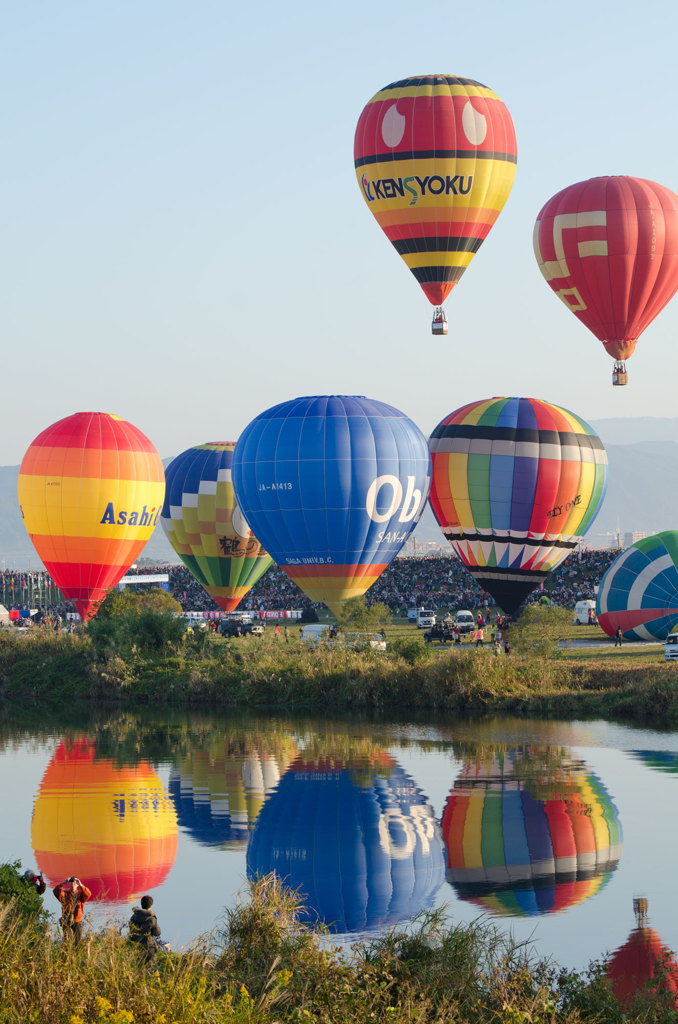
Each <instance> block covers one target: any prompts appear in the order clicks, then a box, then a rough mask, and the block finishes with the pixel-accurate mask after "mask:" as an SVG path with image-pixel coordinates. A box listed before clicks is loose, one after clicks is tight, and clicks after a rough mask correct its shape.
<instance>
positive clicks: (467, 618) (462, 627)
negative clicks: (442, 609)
mask: <svg viewBox="0 0 678 1024" xmlns="http://www.w3.org/2000/svg"><path fill="white" fill-rule="evenodd" d="M475 628H476V620H475V619H474V618H473V612H470V611H468V610H467V609H464V610H463V611H460V612H455V614H454V629H458V630H459V632H460V633H472V632H473V630H474V629H475Z"/></svg>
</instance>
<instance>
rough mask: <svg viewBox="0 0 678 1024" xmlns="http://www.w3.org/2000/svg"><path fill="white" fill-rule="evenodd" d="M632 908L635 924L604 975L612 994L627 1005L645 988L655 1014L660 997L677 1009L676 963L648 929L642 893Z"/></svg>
mask: <svg viewBox="0 0 678 1024" xmlns="http://www.w3.org/2000/svg"><path fill="white" fill-rule="evenodd" d="M633 910H634V913H635V915H636V927H635V928H634V929H633V931H632V932H631V934H630V935H629V937H628V939H627V940H626V942H625V943H624V945H623V946H620V947H619V949H617V950H615V952H614V953H613V954H612V956H611V957H610V960H609V963H608V965H607V977H608V978H609V979H610V981H611V982H612V989H613V991H614V994H615V996H616V997H617V1000H618V1001H619V1002H620V1003H621V1004H622V1006H625V1007H628V1006H629V1005H630V1004H631V1003H632V1002H633V1000H634V998H635V997H636V996H638V995H639V994H640V993H641V992H643V990H644V991H645V992H646V993H647V995H648V996H650V998H651V999H652V1008H653V1010H654V1011H655V1013H658V1012H660V1008H659V1000H661V1001H662V1002H666V1003H667V1006H668V1008H669V1009H670V1010H673V1011H676V1010H678V964H677V963H676V961H675V957H674V955H673V953H672V952H671V950H670V949H669V948H668V946H666V945H664V943H663V942H662V940H661V939H660V937H659V935H658V934H657V932H656V931H655V930H654V929H653V928H650V925H649V922H648V916H647V912H648V901H647V899H646V898H645V897H643V896H641V897H637V898H636V899H634V901H633ZM656 1019H664V1018H663V1017H657V1018H656ZM666 1019H668V1018H666Z"/></svg>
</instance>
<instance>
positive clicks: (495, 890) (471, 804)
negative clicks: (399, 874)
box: [442, 747, 621, 917]
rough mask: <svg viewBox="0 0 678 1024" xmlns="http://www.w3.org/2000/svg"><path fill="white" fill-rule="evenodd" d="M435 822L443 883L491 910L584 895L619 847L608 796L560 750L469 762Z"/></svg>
mask: <svg viewBox="0 0 678 1024" xmlns="http://www.w3.org/2000/svg"><path fill="white" fill-rule="evenodd" d="M442 828H443V836H444V839H445V843H446V846H447V880H448V882H450V883H451V884H452V886H453V887H454V889H455V891H456V892H457V894H458V895H459V896H460V897H461V899H463V900H468V901H469V902H471V903H476V904H478V905H479V906H481V907H482V908H483V909H484V910H488V911H490V913H492V914H495V915H506V916H510V917H523V916H530V915H535V914H552V913H556V912H557V911H559V910H565V909H566V908H568V907H572V906H574V905H575V904H577V903H582V902H583V901H584V900H586V899H590V898H591V897H592V896H594V895H595V894H596V893H597V892H598V891H599V890H600V889H601V888H602V886H603V885H604V884H605V882H606V881H607V880H608V878H609V876H610V873H611V872H612V871H614V869H615V868H616V866H617V863H618V861H619V857H620V854H621V827H620V824H619V819H618V815H617V810H616V808H615V806H614V804H613V803H612V801H611V800H610V797H609V796H608V794H607V793H606V792H605V789H604V788H603V786H602V785H601V783H600V782H599V780H598V779H597V778H596V776H595V775H594V774H593V773H592V772H591V771H590V770H589V769H588V768H587V767H586V766H585V765H584V764H583V763H582V762H580V761H575V760H573V758H572V757H571V755H569V754H568V752H567V751H564V750H563V749H562V748H544V747H539V748H537V747H524V748H508V749H504V750H497V749H495V750H490V751H489V752H488V753H486V754H484V755H483V754H480V755H479V756H477V757H476V758H475V759H474V760H472V761H469V762H468V763H467V764H466V766H465V768H464V769H463V771H462V772H461V775H460V776H459V778H458V779H457V780H456V782H455V784H454V788H453V789H452V791H451V793H450V795H449V796H448V798H447V804H446V806H445V811H444V813H443V819H442Z"/></svg>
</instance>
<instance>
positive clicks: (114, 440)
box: [19, 412, 165, 621]
mask: <svg viewBox="0 0 678 1024" xmlns="http://www.w3.org/2000/svg"><path fill="white" fill-rule="evenodd" d="M164 494H165V474H164V473H163V468H162V461H161V459H160V456H159V455H158V453H157V451H156V450H155V448H154V447H153V445H152V444H151V442H150V441H149V440H148V438H147V437H146V435H145V434H142V432H141V431H140V430H138V429H137V427H135V426H133V425H132V424H131V423H128V422H127V420H123V419H120V417H119V416H111V415H109V414H108V413H103V412H78V413H74V415H72V416H67V417H66V418H65V419H63V420H59V421H58V423H53V424H52V426H51V427H47V429H46V430H43V431H42V433H41V434H38V436H37V437H36V439H35V440H34V441H33V443H32V444H31V446H30V447H29V449H28V451H27V452H26V454H25V455H24V457H23V461H22V463H21V468H20V470H19V504H20V506H21V514H22V516H23V519H24V525H25V527H26V529H27V530H28V534H29V536H30V538H31V540H32V542H33V546H34V547H35V550H36V551H37V553H38V555H39V556H40V558H41V559H42V561H43V563H44V565H45V568H46V569H47V571H48V572H49V573H50V575H51V577H52V579H53V580H54V581H55V583H56V584H57V586H58V587H59V588H60V590H61V592H62V593H63V595H64V597H66V598H67V599H68V600H70V601H73V603H74V605H75V607H76V608H77V609H78V611H79V612H80V615H81V616H82V618H83V619H84V620H85V621H87V619H90V618H91V617H92V616H93V615H94V614H95V613H96V610H97V608H98V606H99V604H100V603H101V601H103V599H104V598H105V597H106V594H107V593H108V591H109V590H110V589H111V588H112V587H114V586H115V585H116V583H117V582H118V581H119V580H120V579H121V578H122V577H123V576H124V575H125V572H126V571H127V569H128V568H129V567H130V565H132V563H133V562H134V561H135V559H136V558H137V557H138V555H140V554H141V552H142V551H143V549H144V547H145V546H146V543H147V541H148V540H149V538H150V536H151V534H152V533H153V530H154V528H155V525H156V523H157V521H158V519H159V518H160V510H161V508H162V501H163V497H164Z"/></svg>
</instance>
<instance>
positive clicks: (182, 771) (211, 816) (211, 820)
mask: <svg viewBox="0 0 678 1024" xmlns="http://www.w3.org/2000/svg"><path fill="white" fill-rule="evenodd" d="M297 753H298V751H297V748H296V745H295V743H294V741H293V740H292V739H291V737H289V736H284V737H280V738H278V737H274V738H271V739H266V738H259V740H258V741H257V742H251V741H249V740H247V739H242V740H238V739H235V738H234V739H233V740H227V741H226V744H225V746H224V748H222V750H221V751H220V752H215V753H212V752H211V751H208V750H199V751H196V752H195V753H193V754H191V755H190V757H186V758H183V759H182V760H181V763H180V765H179V768H178V769H177V770H173V771H172V772H171V774H170V777H169V787H168V788H169V792H170V796H171V797H172V800H173V801H174V806H175V807H176V811H177V818H178V820H179V825H180V827H181V828H183V829H185V830H186V831H187V832H188V833H189V835H191V836H193V838H194V839H196V840H197V841H198V842H199V843H201V844H203V845H204V846H218V847H221V848H223V849H241V848H243V847H245V846H247V840H248V838H249V834H250V832H251V831H252V829H253V828H254V823H255V821H256V820H257V817H258V815H259V812H260V811H261V808H262V807H263V805H264V801H265V800H266V798H267V797H268V796H270V794H271V793H272V792H273V790H274V789H275V788H276V786H277V785H278V783H279V782H280V777H281V775H282V774H283V773H284V772H285V771H286V770H287V767H288V766H289V764H290V762H291V761H292V759H293V758H294V756H295V755H296V754H297Z"/></svg>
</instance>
